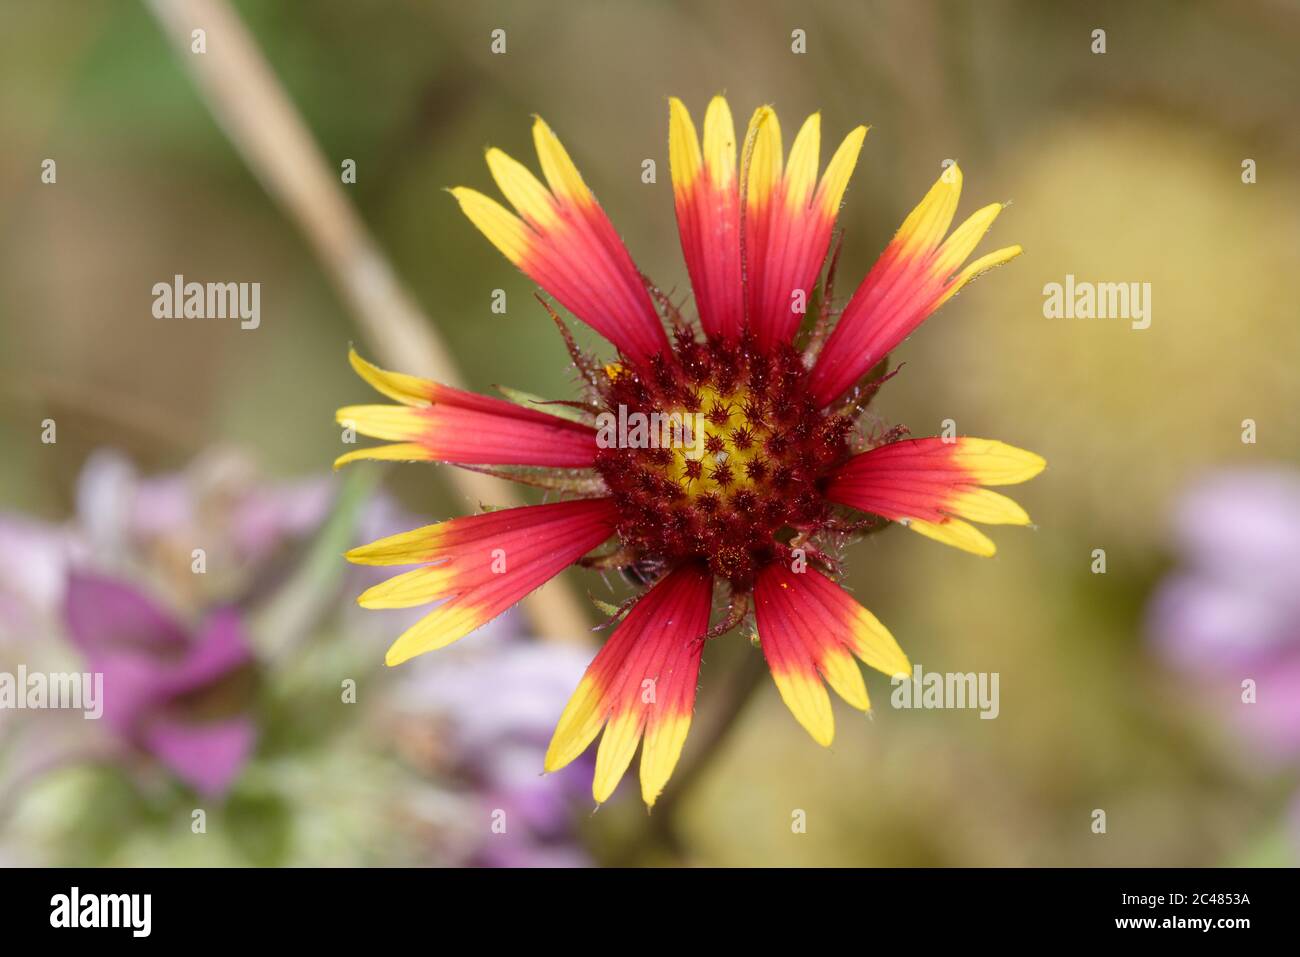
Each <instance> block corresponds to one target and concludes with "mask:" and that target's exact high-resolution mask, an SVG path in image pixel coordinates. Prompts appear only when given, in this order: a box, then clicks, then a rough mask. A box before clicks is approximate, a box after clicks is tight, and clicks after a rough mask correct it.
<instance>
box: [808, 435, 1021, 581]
mask: <svg viewBox="0 0 1300 957" xmlns="http://www.w3.org/2000/svg"><path fill="white" fill-rule="evenodd" d="M1046 465H1047V463H1046V462H1045V461H1044V460H1043V458H1042V457H1041V456H1039V455H1035V454H1034V453H1033V452H1027V451H1025V450H1024V449H1018V448H1016V447H1015V446H1011V445H1007V444H1006V443H1005V442H998V441H995V440H993V439H972V438H958V439H955V440H952V441H945V440H944V439H941V438H925V439H904V440H903V441H901V442H891V443H890V444H888V445H882V446H880V447H878V448H874V449H872V450H871V451H869V452H863V453H862V454H861V455H855V456H854V457H853V458H851V459H849V461H848V462H846V463H844V465H842V466H840V467H839V468H838V469H837V470H836V471H835V473H833V475H832V476H831V480H830V482H829V484H828V485H827V486H826V497H827V499H829V500H830V501H832V502H838V503H839V504H841V505H848V506H850V507H852V508H856V509H860V510H862V511H864V512H871V513H872V514H875V515H880V516H882V517H884V518H887V519H890V520H891V521H896V522H901V523H903V524H905V525H907V527H908V528H911V529H912V530H914V531H917V532H920V533H921V534H922V535H925V536H928V537H929V538H933V539H935V540H936V541H940V542H943V543H944V544H947V545H952V546H954V547H956V548H960V549H962V550H964V551H968V552H972V553H973V554H976V555H983V556H991V555H993V554H994V553H995V551H996V547H995V546H994V544H993V542H992V540H990V539H989V538H988V536H986V535H985V534H984V533H983V532H981V531H979V530H978V529H977V528H975V527H974V526H973V525H971V524H969V523H970V522H980V523H983V524H985V525H1028V524H1029V516H1028V515H1027V514H1026V513H1025V510H1024V509H1023V508H1021V507H1020V506H1019V505H1018V504H1017V503H1016V502H1014V501H1012V500H1011V499H1010V498H1008V497H1006V496H1005V495H1001V494H999V493H997V492H993V491H990V490H989V489H988V488H986V487H985V486H989V485H1016V484H1018V483H1020V482H1027V481H1028V480H1029V479H1031V478H1033V477H1034V476H1035V475H1037V474H1038V473H1039V472H1041V471H1042V470H1043V469H1044V468H1045V467H1046ZM964 520H965V521H964Z"/></svg>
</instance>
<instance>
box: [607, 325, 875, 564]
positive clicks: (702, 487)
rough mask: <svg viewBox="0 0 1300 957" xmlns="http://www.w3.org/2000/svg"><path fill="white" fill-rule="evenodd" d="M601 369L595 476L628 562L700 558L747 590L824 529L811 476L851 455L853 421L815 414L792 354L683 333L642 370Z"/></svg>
mask: <svg viewBox="0 0 1300 957" xmlns="http://www.w3.org/2000/svg"><path fill="white" fill-rule="evenodd" d="M606 371H607V375H608V383H607V386H606V389H605V393H606V394H605V399H606V408H607V411H606V412H605V413H604V414H603V415H602V416H601V417H600V421H599V422H598V426H599V427H600V429H601V431H600V433H599V435H598V444H599V445H600V446H601V448H600V451H599V452H598V453H597V457H596V469H597V470H598V471H599V472H600V474H601V476H602V477H603V478H604V480H605V484H606V485H607V486H608V487H609V490H610V494H611V495H612V496H613V498H614V501H615V503H616V504H617V506H618V509H619V514H620V518H619V524H618V534H619V537H620V539H621V540H622V543H623V545H624V547H625V549H627V550H628V551H629V552H630V553H631V554H632V556H633V557H634V560H635V561H639V562H646V563H651V564H656V563H663V564H665V565H668V564H675V563H677V562H681V561H686V560H691V559H697V560H702V561H705V562H707V564H708V566H709V568H710V570H711V571H712V572H713V574H715V575H717V576H719V577H721V578H726V579H728V580H729V581H730V582H731V583H732V585H733V586H734V587H736V588H738V589H741V590H744V589H748V588H749V587H751V586H752V583H753V579H754V575H755V574H756V573H757V572H758V571H759V570H760V569H761V568H762V567H763V566H764V565H766V564H767V563H769V562H771V561H773V560H775V559H776V558H777V557H778V556H780V555H782V554H783V552H784V550H785V548H786V546H787V545H788V544H789V542H790V541H791V540H793V539H795V538H796V537H797V536H800V535H801V534H805V535H810V534H813V533H815V532H816V531H817V530H818V529H819V528H821V527H822V526H823V525H824V524H825V522H826V521H827V519H828V517H829V513H830V509H829V506H828V505H827V503H826V501H825V500H824V498H823V497H822V494H821V491H820V488H819V481H820V479H821V477H822V476H823V475H824V474H825V473H826V472H827V470H829V469H830V468H831V467H832V466H834V465H836V464H838V463H839V462H841V461H843V459H844V458H845V457H846V456H847V455H848V453H849V446H848V436H849V433H850V431H851V430H852V421H851V420H850V419H849V418H847V417H845V416H841V415H828V414H827V413H826V412H824V411H823V410H821V409H819V408H818V407H817V404H816V402H815V401H814V400H813V399H812V397H811V396H810V395H809V393H808V388H807V380H808V373H807V369H806V368H805V367H804V364H803V358H802V356H801V355H800V354H799V353H797V352H795V351H794V350H793V349H792V348H790V347H788V346H787V347H782V348H780V349H778V350H775V351H763V350H759V349H758V348H756V346H755V345H754V344H753V342H752V341H751V340H748V339H746V340H742V341H741V342H740V343H712V342H710V343H700V342H696V341H695V340H694V338H693V337H691V336H690V335H689V334H686V333H682V334H679V335H678V336H677V345H676V350H675V352H674V353H673V354H671V355H669V356H665V357H661V358H660V359H657V360H656V361H654V362H653V363H652V364H651V365H650V367H649V368H647V369H633V368H630V367H628V366H624V365H619V366H611V367H610V368H609V369H607V370H606Z"/></svg>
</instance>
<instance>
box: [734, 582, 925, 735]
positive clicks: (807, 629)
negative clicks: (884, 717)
mask: <svg viewBox="0 0 1300 957" xmlns="http://www.w3.org/2000/svg"><path fill="white" fill-rule="evenodd" d="M754 613H755V616H756V619H757V623H758V637H759V642H760V643H761V645H762V648H763V655H764V656H765V657H766V658H767V663H768V667H769V669H770V670H771V672H772V679H773V680H774V681H775V682H776V687H777V690H778V691H779V692H780V694H781V699H782V700H783V701H784V702H785V704H786V707H788V708H789V709H790V712H791V714H793V715H794V717H795V720H797V721H798V722H799V723H800V724H801V725H803V727H804V729H805V730H806V731H807V732H808V733H809V734H810V735H812V737H813V740H814V741H816V742H817V743H818V744H821V745H823V746H829V745H830V743H831V741H832V740H833V739H834V737H835V718H834V715H833V714H832V712H831V702H830V696H829V695H828V694H827V693H826V688H825V686H824V684H823V681H824V682H825V683H826V684H829V685H830V686H831V687H832V688H834V689H835V692H836V693H837V694H838V695H839V696H840V697H841V698H843V699H844V700H845V701H847V702H848V703H849V704H850V705H852V706H853V707H854V708H857V709H858V710H859V711H867V710H869V709H870V707H871V702H870V699H869V698H868V696H867V687H866V683H865V682H864V681H863V680H862V672H861V670H860V669H859V667H858V665H857V661H856V660H855V658H856V659H859V660H861V661H862V662H864V663H865V664H867V665H868V666H869V667H872V668H875V669H876V670H878V671H881V672H884V673H885V674H887V675H890V676H893V675H896V674H908V673H910V672H911V665H910V664H909V663H908V660H907V656H906V655H905V654H903V650H902V649H901V648H899V647H898V643H897V642H896V641H895V640H894V638H893V636H892V635H891V634H890V633H889V632H888V630H886V629H885V626H884V625H882V624H881V623H880V622H879V620H878V619H877V618H876V616H875V615H873V614H871V612H869V611H867V610H866V609H865V608H863V607H862V606H861V605H860V604H858V603H857V602H856V601H855V600H854V599H853V597H852V596H851V595H849V594H848V593H847V592H846V591H844V589H842V588H841V587H840V586H839V585H837V584H835V583H834V582H833V581H831V580H830V579H829V578H827V577H826V576H825V575H823V574H821V573H820V572H818V571H815V570H813V569H808V570H806V571H804V572H802V573H799V574H796V573H795V572H793V571H791V570H790V569H789V568H787V567H786V566H785V565H783V564H779V563H778V564H774V565H770V566H768V567H767V568H766V569H765V570H764V571H763V572H762V573H761V574H760V575H759V577H758V582H757V584H756V585H755V588H754Z"/></svg>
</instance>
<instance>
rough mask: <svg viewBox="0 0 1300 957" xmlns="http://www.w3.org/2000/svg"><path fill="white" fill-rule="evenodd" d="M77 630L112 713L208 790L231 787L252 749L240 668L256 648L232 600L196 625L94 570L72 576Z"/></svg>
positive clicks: (69, 620)
mask: <svg viewBox="0 0 1300 957" xmlns="http://www.w3.org/2000/svg"><path fill="white" fill-rule="evenodd" d="M64 613H65V618H66V624H67V629H68V634H69V637H70V638H71V640H72V641H73V643H74V644H76V645H77V647H78V648H80V649H81V650H82V651H83V652H84V653H85V655H86V657H87V659H88V665H87V667H88V668H89V670H90V671H92V672H98V673H102V674H103V676H104V690H103V701H104V714H103V720H104V721H105V723H106V724H107V725H108V726H109V727H110V728H112V730H113V731H115V732H116V733H118V734H119V735H121V736H122V737H123V738H124V739H125V740H127V741H128V742H130V743H131V744H132V745H134V746H136V747H138V748H140V749H141V750H143V751H145V752H147V753H149V754H152V755H153V756H154V757H156V758H157V759H158V760H159V761H161V762H162V763H163V764H164V765H166V766H167V767H168V768H170V769H171V770H172V771H173V772H175V774H176V775H177V777H179V778H180V779H181V780H183V781H185V782H186V783H187V784H189V785H190V786H191V787H193V788H194V789H195V790H196V791H198V792H199V793H201V794H203V795H205V796H219V795H221V794H223V793H225V791H226V790H227V789H228V788H229V787H230V785H231V783H232V782H233V781H234V779H235V777H236V776H237V775H238V774H239V772H240V770H241V769H242V768H243V765H244V762H245V761H246V760H247V759H248V757H249V755H250V753H251V752H252V749H253V745H254V742H255V740H256V730H255V727H254V724H253V721H252V719H251V718H250V717H248V715H247V714H241V713H239V711H240V710H241V708H242V704H243V701H242V695H241V694H240V693H239V692H240V689H239V687H238V685H239V682H238V680H237V678H238V676H240V675H241V674H243V673H246V672H247V671H248V668H249V666H251V664H252V661H253V656H252V651H251V649H250V647H249V644H248V641H247V640H246V637H245V633H244V625H243V621H242V620H241V618H240V615H239V613H238V612H237V611H235V610H234V609H231V608H222V609H217V610H215V611H213V612H211V613H209V614H207V615H206V616H205V617H204V618H203V619H202V621H200V623H199V624H198V625H197V627H195V628H193V629H191V628H188V627H186V626H185V625H184V624H183V623H182V622H180V621H179V620H177V619H176V617H174V616H173V615H172V614H170V613H169V612H167V611H166V610H164V609H163V608H162V607H160V606H159V605H158V604H157V603H156V602H154V601H153V600H152V599H151V598H150V597H148V596H147V595H145V594H144V593H143V592H142V591H141V590H139V589H138V588H135V587H134V586H132V585H129V584H127V583H125V582H121V581H117V580H114V579H111V578H105V577H101V576H97V575H91V574H85V573H73V574H72V575H71V576H70V577H69V579H68V585H67V594H66V597H65V599H64Z"/></svg>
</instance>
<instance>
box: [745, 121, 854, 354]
mask: <svg viewBox="0 0 1300 957" xmlns="http://www.w3.org/2000/svg"><path fill="white" fill-rule="evenodd" d="M866 135H867V128H866V127H865V126H859V127H857V128H856V129H854V130H853V131H851V132H850V133H849V134H848V136H846V137H845V138H844V140H843V142H842V143H841V144H840V146H839V148H838V149H837V150H836V151H835V154H834V156H833V157H832V158H831V161H830V163H829V164H828V165H827V167H826V171H825V172H824V173H823V174H822V176H821V179H820V181H818V178H817V171H818V169H819V167H820V153H821V117H820V115H819V114H816V113H814V114H813V115H812V116H810V117H808V119H807V120H806V121H805V122H804V124H803V126H802V128H801V129H800V130H799V133H798V135H797V136H796V137H795V140H794V143H793V144H792V145H791V147H790V155H789V157H788V159H786V160H785V161H783V159H782V155H781V154H782V145H781V128H780V124H779V123H778V121H777V119H776V114H775V113H774V112H773V111H772V109H771V108H770V107H760V108H759V109H758V110H757V111H755V113H754V116H753V118H752V119H751V120H750V125H749V133H748V135H747V136H746V151H747V156H748V166H747V169H746V172H745V182H746V193H745V206H744V213H745V219H744V223H743V224H742V238H743V245H744V257H745V264H744V265H745V301H746V319H747V322H748V324H749V326H750V328H751V329H752V330H753V332H754V335H755V337H756V338H757V340H758V342H759V344H760V345H762V346H764V347H765V348H771V347H773V346H775V345H777V344H780V343H788V342H790V341H791V340H792V339H793V338H794V335H795V333H796V332H797V331H798V329H799V324H800V323H801V322H802V321H803V318H804V316H805V314H806V313H807V310H808V308H810V305H811V302H812V298H813V292H814V287H815V286H816V283H817V276H818V274H819V273H820V272H821V269H822V263H823V262H824V261H825V259H826V253H827V250H828V249H829V247H830V239H831V231H832V229H833V228H834V226H835V218H836V216H837V215H838V214H839V207H840V201H841V200H842V199H843V197H844V191H845V189H847V187H848V183H849V177H850V176H851V175H852V173H853V169H854V167H855V166H856V165H857V160H858V154H859V153H860V152H861V150H862V142H863V140H864V139H865V137H866Z"/></svg>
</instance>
